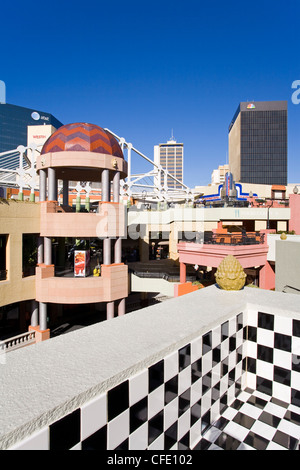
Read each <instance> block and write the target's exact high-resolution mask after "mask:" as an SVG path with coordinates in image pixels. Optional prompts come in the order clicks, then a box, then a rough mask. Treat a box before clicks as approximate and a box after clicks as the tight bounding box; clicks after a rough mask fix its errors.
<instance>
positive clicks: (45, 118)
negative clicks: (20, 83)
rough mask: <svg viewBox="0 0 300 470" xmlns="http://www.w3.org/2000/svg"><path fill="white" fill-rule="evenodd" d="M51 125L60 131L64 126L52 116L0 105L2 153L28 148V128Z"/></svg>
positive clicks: (9, 105)
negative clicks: (19, 147) (22, 146)
mask: <svg viewBox="0 0 300 470" xmlns="http://www.w3.org/2000/svg"><path fill="white" fill-rule="evenodd" d="M43 124H50V125H52V126H53V127H55V129H58V128H59V127H61V126H62V125H63V124H62V123H61V122H60V121H58V120H57V119H56V118H55V117H54V116H52V114H49V113H45V112H44V111H37V110H36V109H29V108H23V107H21V106H15V105H13V104H6V103H0V153H1V152H6V151H8V150H13V149H15V148H17V147H18V146H19V145H24V146H25V147H26V146H27V126H37V125H43Z"/></svg>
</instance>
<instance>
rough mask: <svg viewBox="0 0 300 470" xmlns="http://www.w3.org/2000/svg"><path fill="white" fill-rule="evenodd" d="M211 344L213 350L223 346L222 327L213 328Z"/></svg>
mask: <svg viewBox="0 0 300 470" xmlns="http://www.w3.org/2000/svg"><path fill="white" fill-rule="evenodd" d="M211 343H212V348H213V349H214V348H215V347H217V346H219V344H221V325H219V326H217V327H216V328H213V330H212V340H211Z"/></svg>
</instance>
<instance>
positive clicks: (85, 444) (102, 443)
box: [81, 426, 107, 450]
mask: <svg viewBox="0 0 300 470" xmlns="http://www.w3.org/2000/svg"><path fill="white" fill-rule="evenodd" d="M81 449H82V450H107V426H103V427H102V428H101V429H99V430H98V431H96V432H95V433H94V434H92V435H91V436H89V437H87V438H86V439H84V440H83V441H82V444H81Z"/></svg>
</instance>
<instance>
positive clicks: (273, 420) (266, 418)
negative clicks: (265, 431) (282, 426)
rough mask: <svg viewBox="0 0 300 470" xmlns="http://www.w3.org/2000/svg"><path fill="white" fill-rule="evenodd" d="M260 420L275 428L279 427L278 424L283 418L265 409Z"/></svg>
mask: <svg viewBox="0 0 300 470" xmlns="http://www.w3.org/2000/svg"><path fill="white" fill-rule="evenodd" d="M258 419H259V421H262V422H263V423H266V424H268V425H269V426H272V427H273V428H277V426H278V424H279V423H280V421H281V419H280V418H278V416H275V415H272V414H271V413H267V412H266V411H263V412H262V414H261V415H260V416H259V418H258Z"/></svg>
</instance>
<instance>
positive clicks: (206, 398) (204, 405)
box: [201, 390, 211, 416]
mask: <svg viewBox="0 0 300 470" xmlns="http://www.w3.org/2000/svg"><path fill="white" fill-rule="evenodd" d="M210 408H211V390H208V391H207V392H206V393H205V394H204V395H203V397H202V399H201V415H202V416H203V415H204V414H205V413H206V412H207V411H208V410H210Z"/></svg>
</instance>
